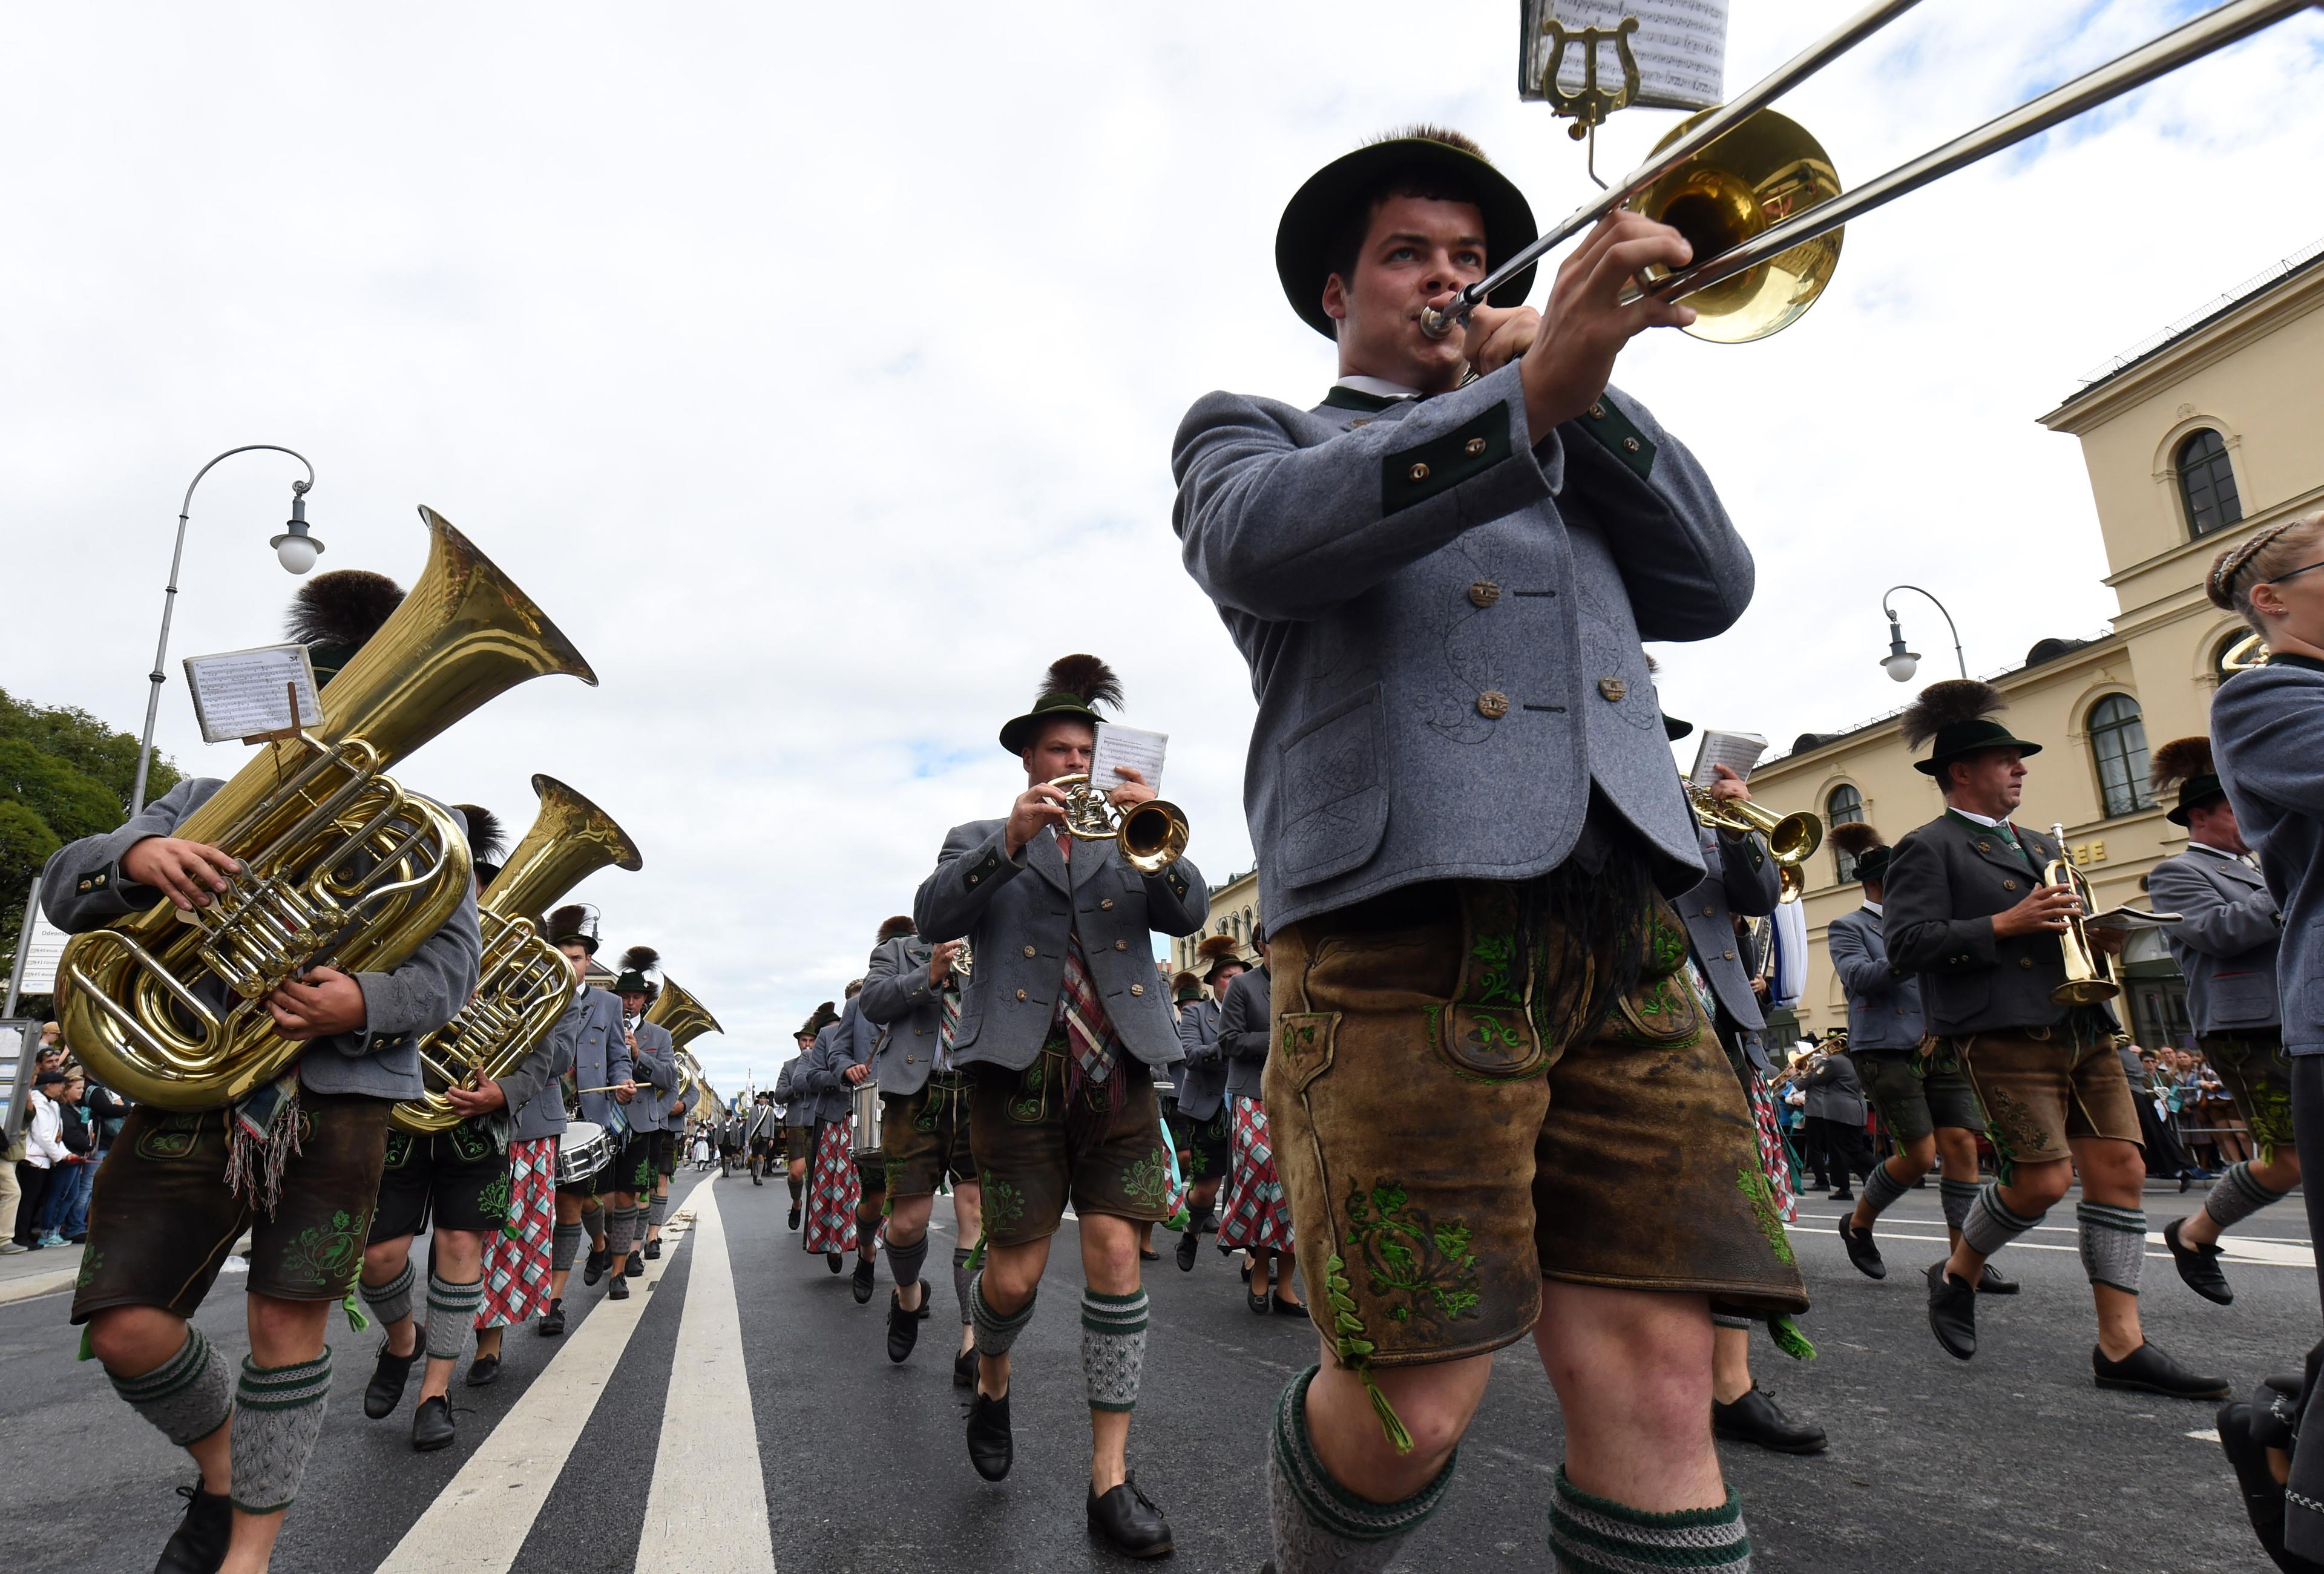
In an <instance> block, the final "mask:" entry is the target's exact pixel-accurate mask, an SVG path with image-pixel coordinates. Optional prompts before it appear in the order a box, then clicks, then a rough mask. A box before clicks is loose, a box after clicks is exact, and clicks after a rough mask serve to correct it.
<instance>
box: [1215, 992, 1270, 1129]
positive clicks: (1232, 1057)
mask: <svg viewBox="0 0 2324 1574" xmlns="http://www.w3.org/2000/svg"><path fill="white" fill-rule="evenodd" d="M1270 993H1271V991H1270V990H1269V989H1268V977H1267V970H1266V969H1265V968H1263V967H1255V968H1250V969H1247V970H1246V971H1242V972H1239V973H1237V974H1235V976H1234V977H1233V978H1231V979H1230V980H1227V995H1226V999H1223V1000H1222V1001H1220V1002H1219V1053H1220V1054H1223V1055H1224V1056H1226V1062H1227V1097H1228V1098H1230V1099H1263V1098H1265V1097H1266V1095H1265V1094H1264V1093H1262V1092H1261V1091H1259V1079H1260V1078H1261V1077H1263V1076H1265V1075H1266V1074H1267V1052H1268V1047H1269V1046H1270V1045H1273V1044H1274V1042H1275V1017H1274V1014H1273V1010H1272V1007H1271V1003H1270V1000H1269V998H1268V997H1269V995H1270Z"/></svg>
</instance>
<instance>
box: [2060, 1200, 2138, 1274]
mask: <svg viewBox="0 0 2324 1574" xmlns="http://www.w3.org/2000/svg"><path fill="white" fill-rule="evenodd" d="M2074 1222H2075V1223H2076V1224H2078V1225H2080V1227H2081V1241H2082V1269H2083V1271H2084V1272H2086V1273H2088V1274H2089V1276H2090V1283H2091V1284H2111V1285H2113V1286H2114V1287H2115V1288H2116V1289H2117V1290H2126V1291H2128V1292H2129V1293H2132V1294H2133V1295H2135V1294H2137V1293H2138V1271H2139V1270H2140V1269H2141V1268H2143V1267H2144V1266H2146V1213H2145V1210H2143V1209H2138V1208H2116V1207H2113V1206H2111V1205H2109V1204H2107V1203H2105V1202H2078V1203H2076V1204H2075V1205H2074Z"/></svg>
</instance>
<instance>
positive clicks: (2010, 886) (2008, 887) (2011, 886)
mask: <svg viewBox="0 0 2324 1574" xmlns="http://www.w3.org/2000/svg"><path fill="white" fill-rule="evenodd" d="M2001 888H2002V889H2003V890H2005V891H2014V890H2015V889H2016V888H2017V882H2016V881H2015V880H2003V881H2002V882H2001Z"/></svg>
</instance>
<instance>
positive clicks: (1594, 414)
mask: <svg viewBox="0 0 2324 1574" xmlns="http://www.w3.org/2000/svg"><path fill="white" fill-rule="evenodd" d="M1590 419H1591V420H1593V421H1602V420H1604V419H1606V407H1605V406H1604V405H1602V404H1593V405H1591V407H1590Z"/></svg>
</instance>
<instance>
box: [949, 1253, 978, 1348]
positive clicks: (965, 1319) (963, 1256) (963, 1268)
mask: <svg viewBox="0 0 2324 1574" xmlns="http://www.w3.org/2000/svg"><path fill="white" fill-rule="evenodd" d="M975 1255H976V1248H975V1247H966V1246H956V1247H953V1248H952V1293H954V1295H955V1296H957V1297H959V1299H960V1325H961V1327H963V1328H966V1327H967V1326H968V1325H969V1324H970V1323H972V1322H974V1321H976V1313H975V1311H974V1309H973V1306H972V1305H971V1302H970V1298H969V1293H968V1259H969V1258H971V1257H973V1256H975Z"/></svg>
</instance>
